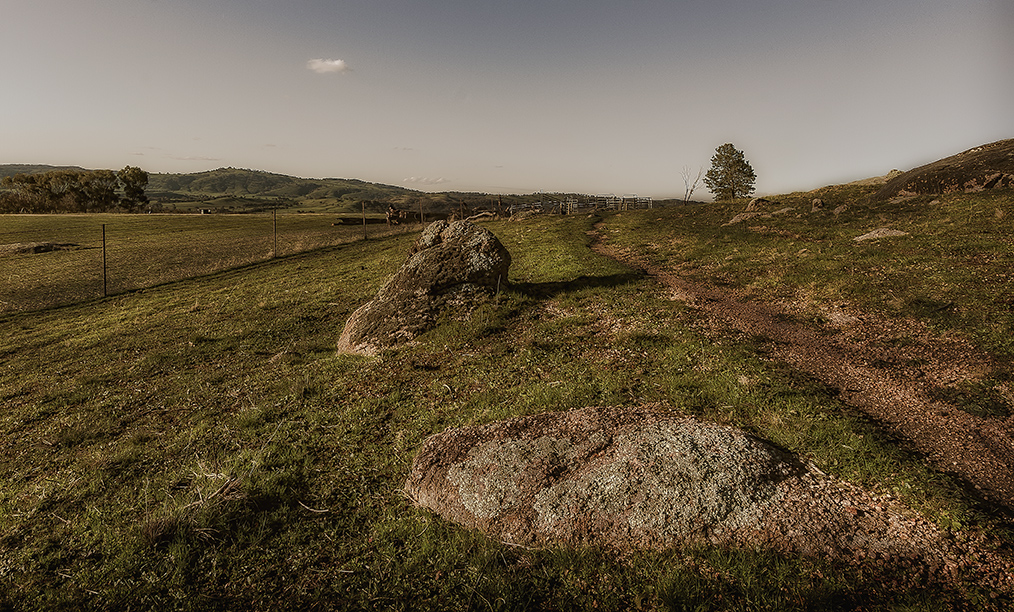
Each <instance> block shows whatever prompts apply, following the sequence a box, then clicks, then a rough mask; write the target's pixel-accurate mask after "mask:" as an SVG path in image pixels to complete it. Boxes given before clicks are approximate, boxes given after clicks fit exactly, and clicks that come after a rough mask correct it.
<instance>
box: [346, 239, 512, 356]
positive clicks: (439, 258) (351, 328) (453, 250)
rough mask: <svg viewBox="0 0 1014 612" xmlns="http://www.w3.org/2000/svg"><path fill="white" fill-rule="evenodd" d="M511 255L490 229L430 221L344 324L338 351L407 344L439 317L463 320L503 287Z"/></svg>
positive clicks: (362, 351)
mask: <svg viewBox="0 0 1014 612" xmlns="http://www.w3.org/2000/svg"><path fill="white" fill-rule="evenodd" d="M510 264H511V256H510V253H509V252H508V251H507V249H506V248H505V247H504V246H503V245H502V244H501V243H500V241H499V240H497V238H496V236H494V235H493V233H492V232H490V231H489V230H487V229H485V228H481V227H478V226H476V225H473V224H472V223H470V222H468V221H453V222H447V221H437V222H435V223H432V224H430V225H429V226H428V227H427V228H426V229H425V230H423V233H422V235H421V236H420V237H419V240H417V241H416V243H415V245H414V246H413V247H412V250H411V251H410V253H409V257H408V259H407V260H406V261H405V263H404V264H403V265H402V267H401V269H399V270H398V272H396V273H395V274H394V276H392V277H391V278H390V279H389V280H388V281H387V283H386V284H385V285H384V286H383V287H382V288H381V289H380V291H379V292H377V295H376V296H375V297H374V298H373V299H372V300H370V301H369V302H367V303H366V304H364V305H363V306H361V307H360V308H359V309H357V310H356V311H355V312H353V313H352V316H350V317H349V320H348V321H347V322H346V323H345V329H344V330H343V331H342V334H341V337H340V338H339V340H338V350H339V351H340V352H346V353H359V354H364V355H373V354H376V353H377V352H379V351H380V350H381V349H384V348H387V347H392V346H397V345H399V344H403V343H405V342H408V341H410V340H412V339H413V338H415V337H416V336H418V335H419V334H421V333H423V332H425V331H427V330H428V329H430V328H432V327H433V325H434V324H435V323H436V322H437V321H438V320H439V319H440V318H441V317H443V316H446V315H449V316H452V317H455V318H467V317H468V316H469V315H470V314H471V312H472V311H473V310H474V309H475V308H476V307H477V306H478V305H479V304H481V303H482V302H484V301H485V300H486V299H487V298H488V297H489V296H490V295H492V294H493V293H494V292H495V291H497V290H498V288H500V287H503V286H506V284H507V272H508V270H509V268H510Z"/></svg>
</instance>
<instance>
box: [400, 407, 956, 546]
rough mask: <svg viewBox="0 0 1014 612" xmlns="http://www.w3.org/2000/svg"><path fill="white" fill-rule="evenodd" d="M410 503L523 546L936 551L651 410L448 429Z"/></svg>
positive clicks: (915, 532)
mask: <svg viewBox="0 0 1014 612" xmlns="http://www.w3.org/2000/svg"><path fill="white" fill-rule="evenodd" d="M405 491H406V493H407V494H408V496H409V497H410V498H411V499H412V500H413V501H414V503H415V504H417V505H418V506H421V507H423V508H428V509H430V510H432V511H434V512H436V513H437V514H439V515H441V516H443V517H444V518H446V519H448V520H451V521H453V522H455V523H458V524H460V525H463V526H465V527H469V528H476V529H479V530H481V531H483V532H485V533H487V534H488V535H489V536H490V537H492V538H495V539H497V540H500V541H504V542H507V543H511V544H518V545H525V546H530V545H541V544H546V543H563V544H569V545H577V546H581V545H595V546H604V547H607V548H614V549H631V548H654V549H660V548H670V547H679V546H685V545H697V544H712V545H723V546H726V545H733V546H736V545H743V546H766V547H770V548H773V549H777V550H782V551H786V552H794V553H800V554H813V555H827V554H832V555H835V556H840V557H846V558H853V557H856V556H861V555H866V554H868V553H869V552H870V551H875V552H876V553H878V554H885V555H888V556H907V555H912V554H914V555H917V556H918V555H922V554H927V552H928V551H932V550H935V549H936V547H940V546H942V544H941V537H940V534H939V533H938V532H937V531H936V530H935V529H934V528H933V527H932V526H928V525H926V524H925V521H920V520H919V519H918V518H912V517H905V516H902V515H901V514H898V513H896V512H893V511H891V510H889V508H888V506H889V504H888V503H886V502H885V501H883V500H878V499H875V498H872V497H871V496H869V495H868V494H863V493H862V492H860V491H858V490H855V489H854V488H849V486H848V485H846V484H844V483H841V482H839V481H836V480H834V479H831V478H829V477H826V476H824V475H822V474H820V473H819V472H817V471H816V470H814V469H813V468H810V467H808V466H806V465H804V464H803V463H802V462H800V461H798V460H797V459H795V458H794V457H793V456H792V455H790V454H789V453H787V452H785V451H783V450H780V449H778V448H776V447H774V446H772V445H770V444H768V443H766V442H764V441H762V440H759V439H757V438H755V437H753V436H751V435H749V434H747V433H745V432H743V431H741V430H737V429H735V428H731V427H725V426H720V425H715V424H709V423H703V422H699V421H697V420H695V419H693V418H690V417H687V416H685V415H682V414H679V413H677V412H675V411H673V410H672V409H670V408H668V407H666V406H659V405H654V406H651V405H649V406H642V407H637V408H582V409H578V410H571V411H568V412H555V413H545V414H539V415H534V416H527V417H520V418H515V419H510V420H506V421H502V422H498V423H492V424H489V425H484V426H475V427H462V428H458V429H450V430H447V431H445V432H443V433H440V434H436V435H433V436H430V437H429V438H427V439H426V441H425V442H424V443H423V446H422V448H421V450H420V451H419V453H418V455H417V456H416V458H415V461H414V463H413V466H412V470H411V472H410V474H409V477H408V480H407V482H406V484H405ZM941 550H942V549H941ZM933 554H936V553H933Z"/></svg>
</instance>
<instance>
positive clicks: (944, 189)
mask: <svg viewBox="0 0 1014 612" xmlns="http://www.w3.org/2000/svg"><path fill="white" fill-rule="evenodd" d="M1011 187H1014V139H1009V140H998V141H997V142H993V143H990V144H986V145H982V146H981V147H975V148H974V149H969V150H968V151H964V152H962V153H958V154H957V155H952V156H950V157H946V158H944V159H941V160H938V161H935V162H933V163H931V164H926V165H925V166H920V167H918V168H915V169H914V170H909V171H908V172H903V173H901V174H899V175H897V176H894V177H893V178H891V179H890V180H888V181H887V182H886V183H884V186H883V187H881V188H880V190H879V191H877V193H876V194H874V196H873V199H874V200H876V201H883V200H890V199H892V198H895V197H898V196H910V195H926V194H943V193H953V192H975V191H985V190H987V189H1004V188H1011Z"/></svg>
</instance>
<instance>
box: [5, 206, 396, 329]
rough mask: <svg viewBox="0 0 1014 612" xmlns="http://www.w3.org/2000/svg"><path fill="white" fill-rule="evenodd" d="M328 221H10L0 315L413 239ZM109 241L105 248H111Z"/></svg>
mask: <svg viewBox="0 0 1014 612" xmlns="http://www.w3.org/2000/svg"><path fill="white" fill-rule="evenodd" d="M413 229H416V228H413V227H411V226H399V227H396V228H388V227H387V226H386V225H374V224H371V225H369V226H367V227H366V228H364V226H363V225H362V224H361V223H359V224H356V223H354V222H352V223H348V224H345V223H340V222H338V220H337V219H336V218H335V217H333V216H330V215H318V214H284V215H277V216H275V215H273V214H272V213H267V214H256V215H254V214H249V215H3V216H2V217H0V285H2V288H0V313H2V312H14V311H27V310H38V309H43V308H51V307H54V306H61V305H67V304H73V303H78V302H82V301H86V300H91V299H96V298H100V297H103V296H104V295H114V294H117V293H122V292H125V291H132V290H135V289H143V288H146V287H152V286H155V285H159V284H163V283H168V282H173V281H178V280H182V279H186V278H192V277H195V276H201V275H204V274H210V273H213V272H218V271H221V270H227V269H230V268H235V267H238V266H242V265H246V264H250V263H255V262H259V261H265V260H268V259H271V258H273V257H280V256H285V255H291V254H295V253H301V252H305V251H309V250H313V249H318V248H323V247H328V246H334V245H338V244H345V243H349V242H353V241H356V240H362V239H363V238H364V234H365V235H366V236H369V237H377V236H381V235H386V234H390V233H396V232H406V231H412V230H413ZM103 233H104V234H105V240H104V241H103Z"/></svg>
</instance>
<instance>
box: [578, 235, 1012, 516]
mask: <svg viewBox="0 0 1014 612" xmlns="http://www.w3.org/2000/svg"><path fill="white" fill-rule="evenodd" d="M590 234H591V235H592V237H593V238H594V243H593V247H592V248H593V249H594V250H595V251H596V252H598V253H600V254H603V255H606V256H608V257H612V258H614V259H616V260H619V261H621V262H622V263H624V264H626V265H629V266H631V267H634V268H637V269H640V270H643V271H644V272H645V273H647V274H648V275H650V276H652V277H653V278H655V279H657V280H658V281H659V282H660V283H661V284H662V285H663V286H664V287H665V288H666V289H667V290H668V291H669V292H670V295H671V297H672V298H673V299H676V300H680V301H683V302H685V303H687V304H688V305H690V306H692V307H693V308H695V309H697V310H698V311H699V312H700V313H701V314H702V315H703V316H704V319H705V321H704V322H705V324H706V325H708V326H710V327H711V328H713V329H715V330H716V331H720V330H728V329H730V328H732V329H736V330H739V331H741V332H744V333H747V334H750V335H752V336H759V337H762V338H764V339H766V340H767V341H768V343H769V345H770V347H771V356H772V357H773V358H775V359H778V360H780V361H783V362H785V363H788V364H790V365H791V366H792V367H794V368H796V369H797V370H799V371H802V372H805V373H807V374H809V375H810V376H812V377H814V378H816V379H817V380H820V381H822V382H823V383H825V384H827V385H829V386H831V387H833V388H835V389H838V390H839V392H840V399H841V400H842V401H844V402H845V403H847V404H848V405H850V406H854V407H855V408H857V409H859V410H861V411H862V412H864V413H865V414H867V415H868V416H870V417H871V418H873V419H874V420H876V421H877V422H879V423H880V424H881V425H883V426H884V427H885V428H886V429H887V430H888V431H890V432H891V433H892V434H893V435H895V436H898V437H899V438H901V439H903V440H905V441H906V442H907V443H909V444H910V445H911V447H912V448H913V449H915V450H917V451H918V452H920V453H922V454H923V455H925V457H926V458H927V460H928V461H929V462H931V463H932V464H933V465H934V466H936V467H937V468H938V469H940V470H941V471H944V472H948V473H952V474H955V475H957V476H958V477H960V478H961V479H962V480H963V481H964V482H966V483H967V484H968V485H969V486H970V487H973V488H974V489H976V490H977V491H978V492H979V494H981V495H982V496H983V497H985V498H986V499H989V500H990V501H992V502H995V503H997V504H999V505H1001V506H1003V507H1005V508H1007V509H1008V510H1014V417H1010V418H1006V419H1004V418H991V417H980V416H975V415H972V414H969V413H967V412H965V411H963V410H961V409H959V408H957V407H955V406H954V405H952V404H949V403H947V402H944V401H940V400H939V399H935V398H939V397H941V393H940V391H941V390H943V389H945V388H946V387H947V386H948V385H953V384H954V383H956V382H960V381H965V380H969V379H977V378H980V377H982V376H984V375H986V374H988V373H989V372H990V371H991V369H992V367H991V360H990V358H989V357H988V356H987V355H984V354H982V353H981V352H979V351H977V350H976V349H975V348H974V347H972V346H971V345H970V344H968V343H967V342H965V341H963V340H961V339H959V338H951V337H941V336H940V335H938V334H934V333H932V332H930V331H929V330H928V329H926V328H925V327H924V326H922V325H921V324H920V323H918V322H916V321H901V322H898V321H887V320H883V319H880V318H878V317H875V316H872V315H868V314H863V315H858V316H854V315H849V314H846V313H844V312H841V311H835V312H831V313H829V316H828V317H827V318H828V319H829V320H830V321H831V326H828V327H824V326H819V325H817V324H813V323H805V322H800V321H799V320H798V319H794V317H793V314H794V313H793V312H792V309H791V308H790V307H788V306H787V305H780V304H772V303H761V302H754V301H746V300H745V299H743V297H742V296H740V295H737V292H736V291H734V290H731V289H723V288H719V287H715V286H712V285H706V284H702V283H696V282H692V281H688V280H686V279H683V278H680V277H679V276H678V275H677V274H675V273H673V272H671V271H667V270H665V269H661V268H659V267H656V266H653V265H650V264H649V263H647V262H645V261H644V260H642V259H641V258H639V257H638V256H637V255H636V254H635V253H631V252H628V251H626V250H622V249H619V248H617V247H615V246H611V245H609V244H607V243H605V242H604V240H603V239H602V236H601V235H600V234H599V233H598V232H597V231H595V232H590ZM1008 395H1011V394H1010V393H1008ZM1007 400H1008V402H1010V401H1011V399H1010V397H1008V398H1007Z"/></svg>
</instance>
